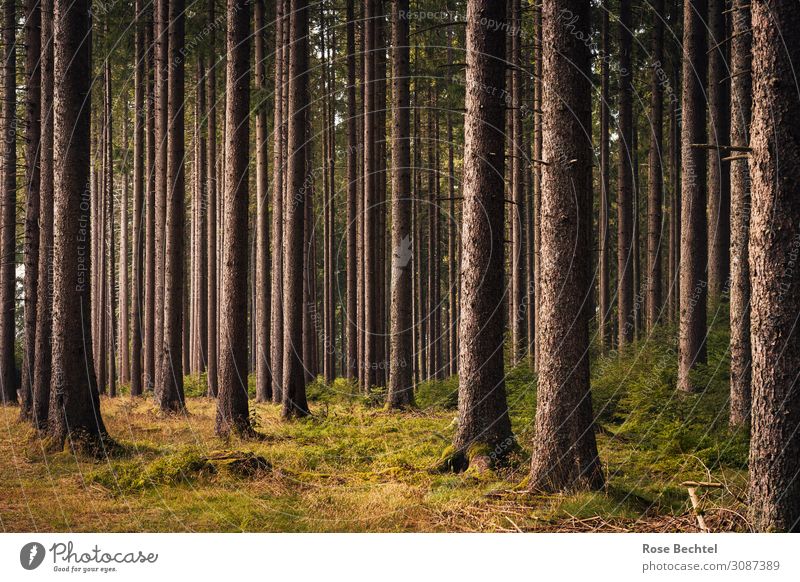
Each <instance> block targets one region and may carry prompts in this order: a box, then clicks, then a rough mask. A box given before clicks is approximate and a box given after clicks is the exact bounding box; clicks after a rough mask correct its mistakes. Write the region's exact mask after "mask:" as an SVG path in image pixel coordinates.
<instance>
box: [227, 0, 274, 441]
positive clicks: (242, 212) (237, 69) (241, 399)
mask: <svg viewBox="0 0 800 582" xmlns="http://www.w3.org/2000/svg"><path fill="white" fill-rule="evenodd" d="M256 10H257V11H258V10H259V9H258V8H256ZM261 19H263V14H261ZM258 20H259V19H258V17H257V18H256V21H258ZM249 22H250V9H249V4H248V2H247V0H228V48H227V54H228V66H227V69H228V70H227V81H226V88H227V90H226V91H225V95H226V100H225V102H226V105H225V126H226V127H227V128H229V131H228V132H227V133H226V134H225V135H226V137H225V194H224V198H223V201H224V207H225V223H224V226H223V228H224V229H225V247H224V251H223V253H224V259H223V261H224V262H223V265H224V266H223V282H222V298H221V299H222V300H221V305H220V323H221V326H220V327H221V329H220V346H219V347H220V351H219V397H218V399H217V422H216V433H217V434H218V435H220V436H227V435H228V434H230V433H231V432H235V433H237V434H239V435H245V436H247V435H250V434H252V432H253V429H252V427H251V426H250V417H249V408H248V403H247V400H248V396H247V327H246V326H245V325H242V322H244V321H246V320H247V263H248V260H247V208H248V198H249V185H248V169H247V163H248V159H249V155H250V128H249V124H248V109H249V107H250V34H251V30H250V26H249ZM259 34H260V33H259Z"/></svg>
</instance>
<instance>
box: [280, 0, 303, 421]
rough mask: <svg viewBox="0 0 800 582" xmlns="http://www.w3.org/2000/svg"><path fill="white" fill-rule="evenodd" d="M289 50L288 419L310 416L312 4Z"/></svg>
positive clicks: (297, 9)
mask: <svg viewBox="0 0 800 582" xmlns="http://www.w3.org/2000/svg"><path fill="white" fill-rule="evenodd" d="M289 14H290V15H291V22H290V25H289V27H290V39H291V43H290V44H289V87H288V91H289V109H288V111H287V116H286V117H287V121H288V138H287V157H288V160H289V166H288V169H287V172H288V184H289V188H288V192H287V196H286V201H287V205H286V207H285V208H284V229H285V230H284V254H283V266H284V273H283V275H284V287H283V318H284V335H283V377H282V380H283V410H282V416H283V418H291V417H300V416H306V415H308V414H309V410H308V402H307V400H306V386H305V373H304V366H303V360H302V350H303V327H302V325H303V273H304V271H305V266H304V265H305V260H306V257H305V254H304V252H303V232H304V229H303V227H304V223H305V210H306V209H305V206H306V202H307V201H306V198H307V195H306V194H307V192H306V190H307V189H308V188H309V187H310V175H309V172H308V168H307V167H306V148H307V139H306V137H307V136H306V131H307V124H306V116H307V109H306V103H307V99H308V76H309V73H308V3H307V2H306V0H291V2H290V11H289Z"/></svg>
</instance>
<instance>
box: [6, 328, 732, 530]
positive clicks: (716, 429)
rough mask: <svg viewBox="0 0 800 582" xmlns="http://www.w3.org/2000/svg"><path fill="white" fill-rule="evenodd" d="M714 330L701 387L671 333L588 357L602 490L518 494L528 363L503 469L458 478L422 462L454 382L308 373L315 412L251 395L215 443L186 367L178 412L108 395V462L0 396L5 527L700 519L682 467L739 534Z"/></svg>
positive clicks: (683, 524) (438, 446)
mask: <svg viewBox="0 0 800 582" xmlns="http://www.w3.org/2000/svg"><path fill="white" fill-rule="evenodd" d="M725 327H726V326H725V325H717V326H715V329H714V330H713V331H712V333H711V335H710V337H709V344H708V347H709V364H708V365H707V366H704V367H703V368H702V369H700V370H698V375H699V377H700V378H701V379H702V380H703V381H704V382H705V383H706V385H707V388H706V390H705V391H703V392H702V393H700V394H696V395H685V394H678V393H677V392H676V390H675V388H674V387H675V377H676V360H677V353H676V345H675V339H674V335H675V330H674V329H663V330H659V331H658V332H656V334H655V335H651V336H649V337H648V338H647V339H643V340H640V341H639V342H637V343H636V344H635V345H634V346H632V347H631V348H630V349H628V350H626V351H625V353H623V354H621V355H619V354H612V355H609V356H605V357H602V358H593V365H592V369H593V380H592V384H593V397H594V409H595V413H596V414H597V415H598V435H597V436H598V445H599V448H600V456H601V458H602V461H603V465H604V467H605V470H606V475H607V479H608V486H607V489H606V491H603V492H598V493H581V494H575V495H550V496H542V495H532V494H529V493H526V492H525V491H524V483H525V477H526V474H527V471H528V467H529V462H528V458H526V452H525V451H526V448H527V447H528V445H529V444H530V441H531V438H532V431H533V417H534V413H535V400H536V382H535V376H534V375H532V374H531V373H530V372H529V371H528V367H527V366H526V365H522V366H518V367H516V368H513V369H512V370H511V371H510V372H509V375H508V378H507V383H508V399H509V406H510V408H511V417H512V422H513V427H514V431H515V434H516V436H517V438H518V440H519V443H520V444H521V445H522V450H521V451H520V452H519V453H518V454H517V455H516V456H515V457H514V458H512V459H511V463H510V465H509V466H508V467H507V468H504V469H502V470H497V471H495V472H488V471H487V472H483V473H474V472H470V471H467V472H466V473H462V474H441V473H438V472H436V471H434V470H433V468H434V467H435V466H436V465H437V462H438V461H439V459H440V457H441V455H442V453H443V452H444V451H445V449H446V448H447V447H448V445H449V444H450V442H451V440H452V436H453V432H454V419H455V414H456V413H455V406H456V392H457V382H456V380H455V379H450V380H444V381H441V382H429V383H426V384H424V385H422V386H420V387H419V389H418V392H417V403H418V405H419V408H418V409H417V410H414V411H410V412H405V413H389V412H386V411H384V410H383V408H382V405H381V402H380V400H381V398H380V395H376V396H375V397H373V398H369V399H367V398H365V397H362V396H359V395H356V394H354V393H353V389H352V387H351V386H350V385H349V384H348V383H346V382H344V381H342V380H337V381H336V382H335V383H334V384H333V385H332V386H325V385H324V384H322V383H321V382H319V381H318V382H315V383H314V384H313V385H312V386H310V387H309V396H310V399H311V406H312V412H313V415H314V416H313V417H312V418H310V419H307V420H302V421H293V422H288V423H287V422H282V421H281V420H280V417H279V412H280V411H279V408H278V407H277V406H275V405H271V404H256V405H254V406H252V410H251V416H252V420H253V422H254V424H255V425H256V427H257V429H258V431H259V432H261V433H262V434H263V435H264V440H262V441H240V440H236V439H233V440H229V441H224V440H221V439H218V438H217V437H215V436H214V415H215V402H214V401H213V400H210V399H207V398H204V397H202V396H199V394H202V393H203V391H204V381H203V379H202V378H187V395H188V396H189V398H188V402H187V404H188V414H186V415H181V416H177V417H163V416H161V415H160V414H159V413H157V412H156V411H155V409H154V407H153V404H152V401H150V400H145V399H136V400H134V401H132V400H131V399H130V398H129V397H128V396H120V397H117V398H114V399H111V398H106V397H103V400H102V408H103V416H104V419H105V421H106V426H107V428H108V430H109V432H110V434H111V436H112V437H113V438H114V439H115V440H116V441H117V442H118V443H119V444H120V445H121V447H119V450H118V451H117V452H116V453H115V454H114V455H113V456H112V457H111V458H106V459H104V460H94V459H90V458H87V457H82V456H77V457H76V456H74V455H72V454H70V453H69V452H63V453H58V454H45V453H44V451H43V449H42V446H41V442H40V440H39V439H38V438H37V437H36V436H35V434H34V433H33V431H32V430H31V429H30V428H28V426H27V425H26V424H23V423H20V422H19V421H18V418H17V417H18V414H19V411H18V409H15V408H10V407H7V408H0V431H2V433H3V437H2V439H0V475H2V478H0V530H3V531H168V532H184V531H283V532H295V531H369V532H373V531H448V532H460V531H520V530H522V531H698V529H697V527H698V526H697V522H696V519H695V517H694V514H693V513H692V509H691V505H690V503H689V498H688V495H687V490H686V487H684V486H681V483H682V482H683V481H687V480H698V481H714V482H719V483H721V484H723V485H724V486H723V487H722V488H718V489H708V490H700V491H699V493H701V494H702V495H703V499H702V501H703V505H704V509H705V514H706V516H705V517H706V522H707V523H708V525H709V527H710V528H711V529H712V530H714V531H723V530H747V529H748V525H747V522H746V521H745V519H744V517H743V515H745V509H744V505H743V500H744V499H745V497H746V466H747V435H746V434H743V433H740V432H731V431H729V430H728V428H727V414H728V412H727V399H728V372H727V367H728V364H727V356H726V350H727V332H726V331H725ZM251 402H252V401H251ZM265 461H266V462H265Z"/></svg>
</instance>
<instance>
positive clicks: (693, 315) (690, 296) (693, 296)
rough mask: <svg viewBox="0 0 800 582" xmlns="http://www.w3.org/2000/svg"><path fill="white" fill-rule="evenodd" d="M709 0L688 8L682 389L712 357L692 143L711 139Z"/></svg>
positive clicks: (701, 164) (699, 176)
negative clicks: (708, 349) (708, 119)
mask: <svg viewBox="0 0 800 582" xmlns="http://www.w3.org/2000/svg"><path fill="white" fill-rule="evenodd" d="M707 14H708V4H707V2H706V0H694V1H692V2H687V3H685V4H684V9H683V52H684V57H683V106H682V110H683V111H682V113H683V124H682V126H681V150H682V152H681V158H682V159H683V172H682V176H681V193H682V204H681V267H680V275H681V282H680V286H681V288H680V299H681V301H680V309H681V313H680V331H679V340H678V388H679V389H681V390H684V391H686V392H693V391H695V389H696V388H697V386H695V385H694V384H693V382H692V380H691V378H690V372H691V371H692V369H693V367H694V365H695V364H697V363H702V362H705V361H706V346H705V336H706V296H707V285H706V264H707V260H708V259H707V257H708V255H707V244H708V241H707V238H706V173H707V172H706V159H705V151H704V150H702V149H700V148H697V147H692V144H703V143H706V120H705V107H704V104H705V97H704V94H703V87H704V86H705V79H706V69H707V67H706V63H707V57H706V46H707V42H706V32H705V25H704V22H705V18H706V16H707Z"/></svg>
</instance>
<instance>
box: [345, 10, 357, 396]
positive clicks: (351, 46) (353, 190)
mask: <svg viewBox="0 0 800 582" xmlns="http://www.w3.org/2000/svg"><path fill="white" fill-rule="evenodd" d="M353 4H354V0H347V360H346V362H347V366H346V374H347V377H348V378H349V379H351V380H355V379H356V377H357V376H358V361H359V359H358V325H357V317H358V316H357V309H358V308H357V301H358V286H357V283H358V274H357V270H358V263H357V255H356V252H357V246H356V222H357V220H358V215H357V203H356V196H357V193H358V170H357V163H358V160H357V149H358V138H357V133H356V131H357V123H356V121H357V120H356V55H355V52H356V30H355V29H356V26H355V10H354V6H353Z"/></svg>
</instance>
